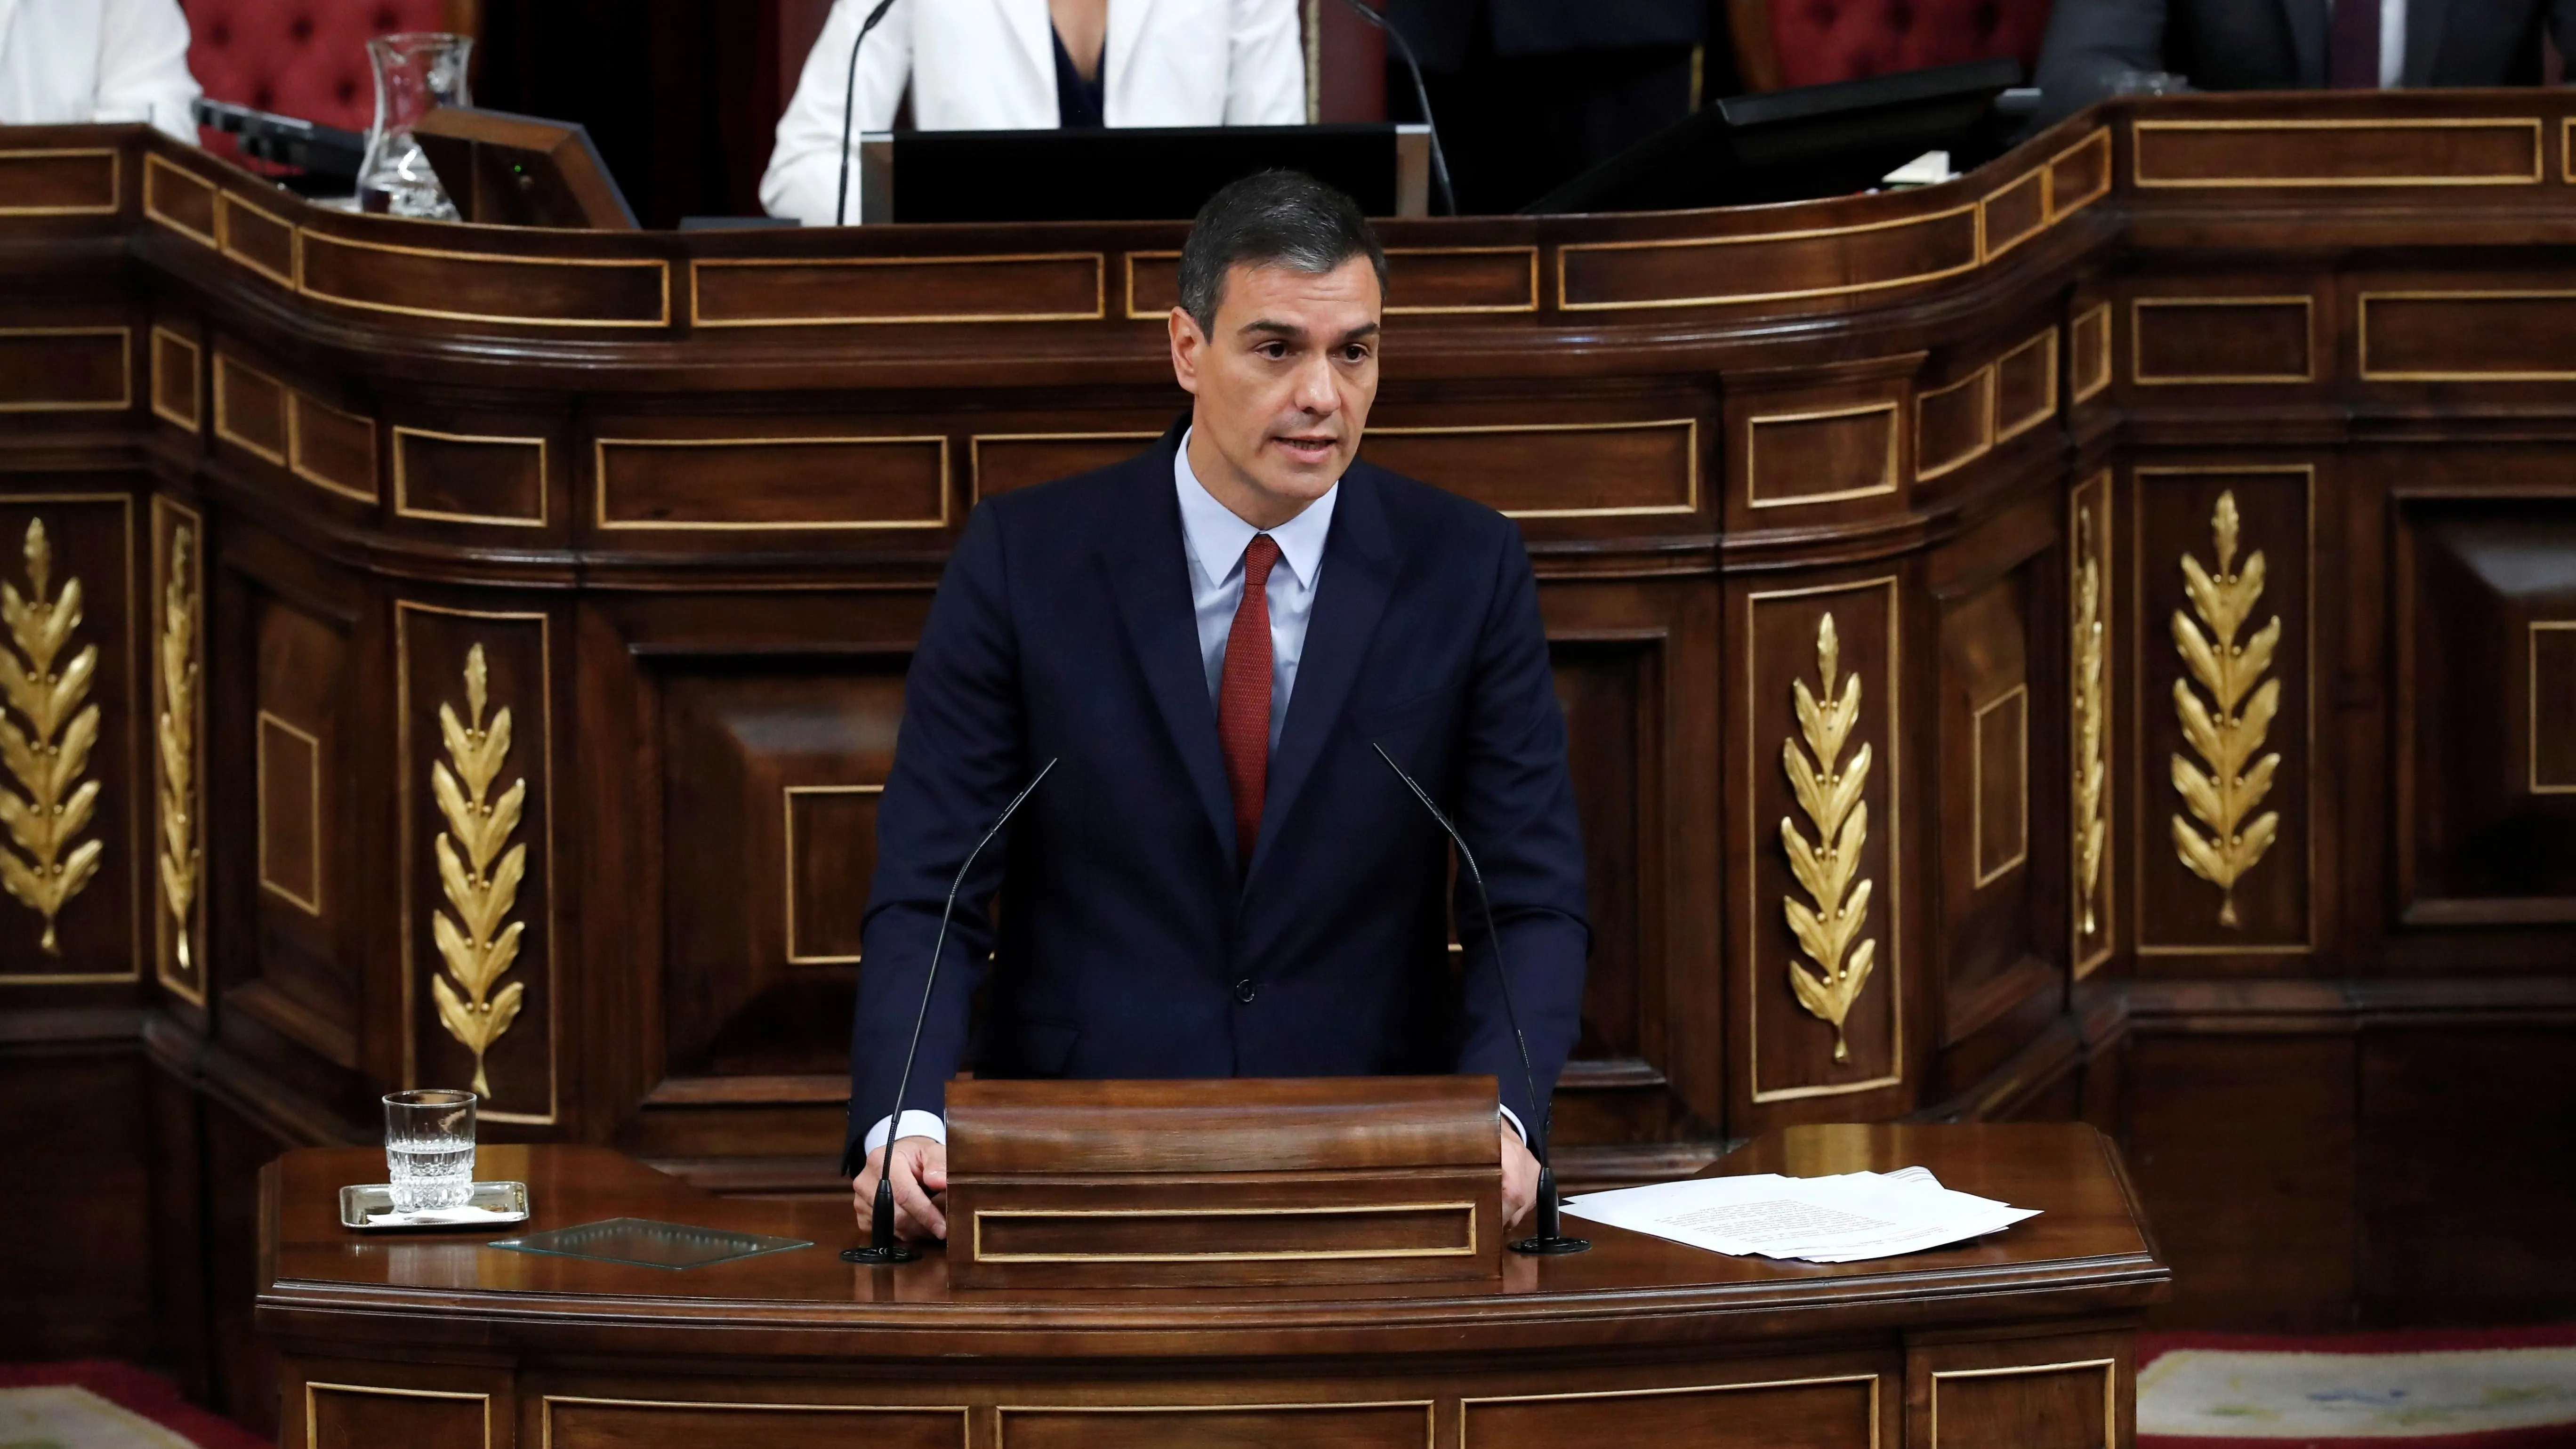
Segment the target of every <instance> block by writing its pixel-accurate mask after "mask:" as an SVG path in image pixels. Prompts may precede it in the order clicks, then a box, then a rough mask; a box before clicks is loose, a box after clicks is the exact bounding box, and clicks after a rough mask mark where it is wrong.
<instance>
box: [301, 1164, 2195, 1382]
mask: <svg viewBox="0 0 2576 1449" xmlns="http://www.w3.org/2000/svg"><path fill="white" fill-rule="evenodd" d="M1912 1163H1921V1164H1922V1165H1924V1166H1926V1167H1929V1168H1931V1169H1932V1171H1933V1172H1934V1173H1935V1174H1937V1175H1938V1176H1939V1177H1940V1178H1941V1180H1942V1181H1943V1182H1944V1183H1945V1184H1947V1185H1950V1186H1953V1187H1956V1188H1958V1189H1960V1190H1962V1191H1967V1192H1973V1193H1978V1194H1980V1195H1984V1196H1989V1197H1995V1198H2000V1199H2004V1200H2007V1201H2010V1202H2013V1203H2015V1204H2018V1205H2022V1206H2030V1207H2037V1208H2040V1209H2042V1215H2041V1216H2040V1217H2038V1218H2035V1219H2032V1220H2030V1221H2028V1222H2025V1223H2022V1224H2019V1225H2017V1226H2015V1227H2014V1228H2012V1229H2010V1230H2009V1231H2007V1232H2004V1233H2002V1234H1999V1235H1997V1236H1995V1237H1992V1238H1988V1239H1984V1240H1981V1241H1978V1242H1975V1243H1970V1244H1966V1245H1963V1246H1959V1247H1954V1248H1948V1249H1942V1250H1938V1251H1933V1252H1926V1253H1916V1254H1911V1255H1908V1256H1906V1257H1902V1258H1895V1259H1889V1260H1885V1261H1881V1262H1874V1263H1859V1264H1843V1265H1810V1264H1795V1263H1776V1262H1771V1261H1768V1260H1762V1259H1741V1258H1729V1257H1725V1256H1722V1255H1719V1254H1716V1253H1708V1252H1701V1251H1698V1250H1696V1249H1692V1248H1687V1247H1683V1246H1680V1245H1678V1244H1673V1243H1668V1242H1665V1241H1662V1240H1660V1239H1655V1238H1650V1237H1645V1236H1642V1235H1639V1234H1635V1233H1630V1232H1626V1231H1623V1230H1620V1229H1616V1228H1610V1227H1605V1226H1602V1225H1599V1224H1593V1223H1583V1224H1581V1225H1580V1227H1579V1229H1569V1230H1570V1231H1576V1230H1579V1231H1582V1232H1584V1233H1587V1234H1588V1235H1589V1236H1590V1237H1591V1238H1592V1239H1593V1242H1594V1244H1595V1246H1594V1249H1593V1251H1592V1252H1590V1253H1586V1254H1582V1255H1580V1256H1576V1257H1569V1258H1556V1259H1525V1258H1519V1257H1514V1258H1511V1259H1510V1260H1509V1261H1508V1263H1507V1265H1506V1273H1505V1278H1504V1281H1503V1283H1502V1284H1501V1286H1500V1287H1499V1288H1486V1287H1483V1286H1481V1285H1478V1286H1475V1287H1473V1288H1462V1287H1461V1286H1460V1285H1455V1284H1444V1285H1422V1286H1415V1287H1405V1286H1388V1287H1382V1288H1378V1287H1373V1288H1347V1287H1344V1288H1310V1289H1286V1288H1279V1289H1249V1290H1228V1291H1225V1292H1222V1293H1210V1292H1193V1291H1186V1290H1132V1291H1125V1292H1116V1293H1111V1292H1079V1293H1075V1292H1057V1293H1026V1292H1021V1293H1009V1294H998V1293H977V1292H971V1291H966V1290H959V1289H954V1288H952V1287H951V1286H950V1284H949V1281H948V1276H947V1267H946V1264H945V1262H944V1261H943V1260H942V1259H941V1258H939V1257H938V1256H936V1255H932V1256H930V1257H927V1258H926V1259H925V1260H924V1261H922V1262H920V1263H918V1264H914V1265H910V1266H907V1267H902V1268H896V1269H892V1270H886V1269H871V1268H859V1267H852V1266H849V1265H846V1264H843V1263H842V1262H840V1261H839V1259H838V1256H837V1254H838V1250H839V1249H841V1248H843V1247H846V1246H849V1245H850V1244H852V1243H854V1242H855V1241H857V1238H858V1230H857V1228H856V1226H855V1224H854V1222H853V1220H852V1217H851V1214H850V1210H849V1208H848V1207H847V1205H845V1204H843V1203H837V1202H810V1201H809V1202H765V1201H749V1200H739V1199H724V1198H717V1197H713V1196H710V1195H708V1194H705V1193H702V1192H700V1191H698V1190H696V1189H694V1188H691V1187H689V1186H687V1185H686V1184H684V1183H682V1182H680V1181H679V1180H677V1179H675V1178H671V1177H668V1176H665V1175H663V1174H661V1173H658V1172H655V1171H653V1170H651V1169H649V1168H646V1167H644V1166H642V1165H640V1164H638V1163H636V1162H634V1161H632V1160H631V1159H629V1158H627V1157H625V1156H623V1155H622V1154H619V1153H617V1152H614V1151H612V1150H609V1149H607V1148H601V1147H580V1146H528V1147H506V1146H505V1147H494V1146H486V1147H484V1148H483V1149H482V1151H481V1154H480V1157H479V1160H478V1163H477V1168H476V1172H477V1176H479V1177H482V1178H485V1179H508V1178H517V1179H522V1180H525V1181H526V1182H527V1183H528V1185H529V1190H530V1194H531V1199H532V1203H533V1207H534V1213H533V1216H532V1217H531V1219H530V1220H529V1222H528V1224H527V1225H526V1230H527V1231H540V1230H543V1229H547V1228H556V1227H564V1226H568V1225H571V1224H575V1223H583V1222H590V1221H594V1220H597V1219H601V1218H608V1217H617V1216H638V1217H654V1218H662V1219H667V1220H671V1221H676V1222H684V1223H689V1224H692V1225H699V1226H707V1227H719V1228H728V1229H735V1230H739V1231H744V1232H755V1233H765V1234H777V1235H784V1236H791V1237H799V1238H806V1239H810V1240H812V1241H813V1243H814V1244H815V1246H814V1247H812V1248H808V1249H802V1250H797V1251H792V1252H783V1253H775V1254H770V1255H767V1256H763V1257H757V1258H750V1259H745V1260H740V1261H736V1262H730V1263H720V1264H715V1265H712V1266H708V1267H703V1268H694V1269H689V1270H685V1271H670V1270H663V1269H654V1268H645V1267H636V1266H628V1265H623V1264H616V1263H603V1262H589V1261H582V1260H576V1259H570V1258H557V1257H543V1256H537V1255H532V1254H526V1253H515V1252H506V1251H501V1250H496V1249H492V1248H488V1247H485V1246H484V1244H485V1243H486V1242H488V1241H489V1240H490V1239H491V1238H492V1237H493V1236H495V1234H493V1233H491V1232H490V1231H488V1230H478V1231H473V1232H457V1231H443V1232H432V1233H417V1234H410V1235H391V1234H368V1233H358V1232H353V1231H350V1230H348V1229H345V1228H343V1227H341V1226H340V1225H339V1223H338V1221H337V1210H336V1195H337V1191H338V1189H339V1187H340V1186H341V1185H342V1184H344V1183H350V1182H370V1181H377V1180H380V1179H381V1178H382V1176H383V1159H382V1157H381V1155H380V1154H379V1153H377V1152H376V1151H374V1150H372V1149H361V1148H347V1149H321V1150H308V1151H299V1152H292V1153H289V1154H287V1155H286V1156H285V1157H283V1158H282V1159H280V1160H279V1161H278V1162H276V1163H275V1164H273V1165H271V1167H270V1168H269V1169H268V1172H267V1174H266V1176H265V1178H264V1181H263V1187H262V1214H263V1272H262V1275H261V1282H262V1286H261V1289H260V1293H259V1300H258V1322H259V1326H260V1329H261V1330H262V1332H263V1333H264V1334H266V1335H268V1336H271V1337H275V1338H281V1339H289V1340H303V1341H306V1342H309V1343H315V1344H345V1341H346V1339H347V1337H348V1335H349V1334H350V1333H351V1332H353V1331H357V1332H363V1333H366V1334H368V1335H372V1336H382V1335H384V1334H386V1333H389V1332H390V1333H393V1334H398V1335H399V1336H401V1337H402V1338H404V1339H405V1340H406V1341H408V1342H411V1343H414V1344H426V1343H437V1342H446V1343H456V1344H462V1343H472V1344H475V1345H480V1346H484V1347H495V1346H509V1347H518V1348H523V1349H534V1348H539V1347H542V1346H555V1347H570V1346H573V1345H576V1344H578V1345H579V1346H582V1347H585V1348H589V1349H594V1350H596V1349H612V1348H614V1349H619V1350H625V1351H656V1350H660V1351H670V1350H675V1349H678V1348H680V1347H682V1346H683V1345H684V1344H686V1345H688V1346H689V1347H690V1349H691V1351H695V1352H709V1351H721V1352H725V1353H734V1352H758V1353H760V1354H763V1355H778V1354H785V1355H789V1356H803V1355H809V1354H811V1355H827V1356H835V1357H838V1356H847V1355H870V1356H893V1357H899V1358H923V1357H937V1356H945V1355H952V1354H958V1353H972V1354H994V1353H1000V1354H1005V1355H1014V1356H1016V1355H1019V1354H1042V1355H1044V1356H1047V1357H1050V1358H1062V1357H1067V1356H1072V1357H1085V1356H1091V1355H1102V1356H1118V1357H1130V1356H1136V1355H1150V1356H1158V1357H1160V1356H1169V1357H1178V1358H1190V1357H1202V1356H1226V1355H1234V1354H1242V1353H1260V1354H1286V1353H1297V1354H1314V1353H1324V1354H1330V1353H1374V1352H1381V1351H1387V1350H1390V1349H1393V1348H1395V1347H1397V1346H1398V1345H1403V1346H1407V1347H1415V1348H1418V1347H1421V1346H1422V1345H1424V1344H1425V1343H1427V1342H1436V1344H1437V1345H1438V1347H1440V1348H1441V1349H1443V1350H1445V1351H1490V1350H1504V1349H1511V1348H1524V1349H1527V1348H1539V1347H1545V1346H1550V1345H1572V1344H1611V1343H1616V1344H1621V1345H1630V1346H1636V1345H1645V1344H1652V1343H1664V1342H1683V1341H1690V1342H1702V1343H1704V1342H1707V1341H1709V1340H1710V1339H1711V1338H1721V1339H1759V1338H1779V1337H1807V1336H1812V1335H1815V1334H1818V1333H1822V1332H1828V1331H1832V1332H1840V1331H1850V1330H1869V1329H1884V1328H1888V1327H1894V1326H1898V1325H1903V1324H1920V1323H1922V1322H1925V1321H1927V1320H1932V1319H1937V1320H1938V1321H1940V1322H1943V1323H1951V1324H1973V1323H1980V1322H1992V1321H1995V1320H1998V1319H2002V1318H2023V1319H2027V1318H2031V1317H2034V1316H2040V1317H2060V1316H2069V1317H2071V1316H2080V1315H2087V1314H2091V1315H2100V1314H2118V1313H2127V1312H2134V1311H2136V1310H2138V1309H2140V1308H2143V1307H2144V1306H2145V1305H2147V1304H2149V1303H2151V1302H2154V1301H2157V1300H2159V1299H2161V1298H2162V1297H2163V1296H2164V1295H2165V1293H2166V1291H2167V1284H2168V1280H2169V1278H2170V1273H2169V1271H2168V1270H2167V1269H2166V1267H2165V1266H2164V1265H2163V1264H2162V1263H2161V1262H2160V1261H2159V1260H2158V1258H2157V1256H2156V1253H2155V1249H2154V1244H2153V1241H2152V1239H2151V1237H2150V1236H2149V1235H2148V1233H2147V1231H2146V1229H2145V1228H2144V1225H2143V1223H2142V1219H2141V1217H2140V1214H2139V1209H2138V1206H2137V1202H2136V1199H2135V1197H2134V1196H2133V1194H2132V1193H2131V1191H2130V1188H2129V1186H2128V1183H2127V1181H2126V1178H2125V1176H2124V1175H2123V1172H2122V1170H2121V1168H2120V1165H2119V1163H2118V1160H2117V1157H2116V1154H2115V1153H2114V1151H2113V1150H2112V1148H2111V1146H2110V1144H2109V1143H2108V1142H2107V1141H2106V1140H2105V1139H2103V1138H2102V1137H2101V1136H2100V1135H2099V1134H2098V1133H2096V1132H2095V1131H2094V1130H2093V1129H2092V1128H2090V1127H2088V1126H2085V1125H2082V1124H2062V1123H2049V1124H2005V1125H1993V1124H1982V1125H1956V1126H1901V1125H1875V1126H1860V1125H1854V1126H1817V1127H1798V1128H1791V1129H1788V1130H1786V1131H1783V1132H1779V1133H1774V1134H1771V1135H1769V1136H1766V1137H1764V1138H1762V1139H1760V1140H1758V1141H1756V1142H1755V1143H1753V1144H1751V1145H1750V1146H1748V1147H1746V1148H1745V1149H1743V1150H1741V1151H1739V1152H1736V1153H1734V1154H1733V1155H1731V1156H1729V1157H1727V1158H1725V1159H1724V1160H1723V1161H1721V1162H1720V1163H1719V1164H1717V1165H1716V1166H1715V1167H1714V1168H1712V1169H1711V1171H1712V1172H1713V1173H1752V1172H1775V1171H1776V1172H1785V1173H1790V1174H1793V1175H1800V1176H1812V1175H1818V1174H1823V1173H1831V1172H1848V1171H1854V1170H1859V1169H1863V1168H1869V1169H1879V1170H1884V1169H1892V1168H1896V1167H1901V1166H1905V1165H1908V1164H1912ZM360 1325H363V1327H360ZM719 1327H720V1328H721V1329H722V1330H724V1332H723V1335H722V1337H723V1340H724V1341H723V1344H722V1346H721V1347H720V1348H719V1347H717V1346H715V1345H713V1344H711V1343H709V1342H708V1341H707V1335H706V1333H705V1330H709V1329H716V1328H719Z"/></svg>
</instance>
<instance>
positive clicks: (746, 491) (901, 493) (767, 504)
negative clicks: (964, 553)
mask: <svg viewBox="0 0 2576 1449" xmlns="http://www.w3.org/2000/svg"><path fill="white" fill-rule="evenodd" d="M592 476H593V479H594V482H593V487H594V488H595V489H596V490H597V492H596V499H597V507H596V511H595V513H594V515H593V518H592V523H593V525H594V526H595V527H597V528H599V529H600V530H602V531H615V532H631V531H634V530H644V529H651V530H679V531H696V530H703V531H708V532H724V531H745V530H749V531H758V532H791V531H814V530H823V531H833V530H852V529H905V528H918V529H936V528H945V527H946V526H947V525H948V439H947V438H946V437H944V436H941V435H937V434H930V435H924V436H913V437H803V436H795V435H790V436H783V437H735V438H726V437H711V438H710V437H696V438H601V439H599V440H598V441H597V442H596V443H595V444H594V445H593V451H592Z"/></svg>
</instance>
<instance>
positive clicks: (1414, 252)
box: [1123, 246, 1539, 437]
mask: <svg viewBox="0 0 2576 1449" xmlns="http://www.w3.org/2000/svg"><path fill="white" fill-rule="evenodd" d="M1513 253H1519V254H1521V255H1524V256H1527V257H1528V258H1529V302H1528V303H1527V304H1526V305H1523V304H1520V303H1512V304H1509V305H1505V304H1501V303H1484V302H1476V303H1468V304H1466V305H1462V306H1456V307H1407V306H1403V305H1400V304H1398V303H1396V302H1395V301H1393V300H1392V299H1390V300H1389V301H1388V303H1387V305H1386V308H1385V311H1386V315H1387V316H1389V317H1432V316H1442V315H1452V316H1455V315H1465V314H1469V313H1477V314H1510V315H1520V314H1523V313H1529V312H1535V311H1537V310H1538V309H1539V265H1538V248H1537V247H1534V246H1493V247H1388V248H1387V249H1386V256H1387V260H1388V261H1389V262H1393V261H1394V260H1395V259H1396V258H1397V257H1473V256H1508V255H1511V254H1513ZM1180 255H1181V254H1180V253H1179V252H1170V251H1131V252H1127V253H1124V254H1123V257H1124V266H1125V270H1126V274H1127V308H1126V313H1127V320H1128V321H1130V322H1156V321H1160V320H1162V319H1163V318H1164V317H1166V316H1169V315H1170V314H1169V312H1167V311H1165V312H1158V311H1154V310H1151V309H1148V308H1139V307H1138V306H1137V305H1136V263H1137V262H1138V261H1140V260H1141V261H1149V262H1167V261H1177V260H1178V259H1179V258H1180ZM1152 436H1156V437H1159V436H1161V435H1160V434H1153V435H1152Z"/></svg>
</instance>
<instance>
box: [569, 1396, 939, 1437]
mask: <svg viewBox="0 0 2576 1449" xmlns="http://www.w3.org/2000/svg"><path fill="white" fill-rule="evenodd" d="M542 1412H543V1413H544V1414H545V1426H544V1436H545V1442H546V1443H548V1444H551V1445H555V1446H557V1449H628V1446H630V1445H639V1444H654V1445H663V1444H668V1445H674V1446H676V1445H702V1444H723V1443H746V1442H748V1443H757V1444H761V1445H765V1446H773V1449H840V1446H842V1445H846V1444H849V1443H851V1442H852V1441H853V1440H857V1441H859V1442H864V1443H866V1444H867V1445H869V1446H870V1449H965V1446H966V1442H967V1437H966V1436H967V1429H966V1420H967V1413H966V1410H964V1409H893V1408H840V1407H834V1406H829V1405H821V1404H738V1403H737V1404H697V1403H686V1402H678V1403H674V1402H649V1403H646V1402H638V1403H618V1402H615V1401H613V1400H599V1399H565V1398H553V1397H549V1398H548V1399H547V1400H546V1401H545V1407H544V1409H543V1410H542Z"/></svg>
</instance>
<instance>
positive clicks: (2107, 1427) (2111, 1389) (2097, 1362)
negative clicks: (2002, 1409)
mask: <svg viewBox="0 0 2576 1449" xmlns="http://www.w3.org/2000/svg"><path fill="white" fill-rule="evenodd" d="M2095 1368H2098V1369H2100V1370H2101V1371H2102V1442H2103V1444H2105V1445H2106V1446H2107V1445H2115V1444H2118V1443H2120V1442H2121V1440H2120V1394H2119V1388H2120V1365H2119V1360H2117V1359H2109V1358H2088V1359H2078V1360H2075V1361H2073V1362H2069V1363H2041V1364H2028V1365H2013V1366H2010V1367H2005V1368H1983V1369H1936V1370H1934V1371H1933V1374H1932V1391H1931V1395H1930V1398H1931V1422H1930V1424H1929V1425H1928V1427H1929V1429H1930V1430H1931V1436H1930V1437H1931V1440H1932V1443H1931V1446H1930V1449H1941V1383H1942V1381H1943V1380H1944V1379H1992V1378H2008V1377H2012V1376H2015V1375H2020V1374H2054V1373H2066V1372H2069V1371H2070V1370H2074V1369H2095Z"/></svg>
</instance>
